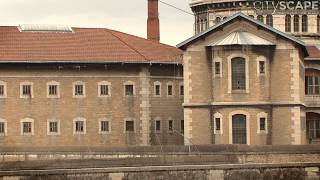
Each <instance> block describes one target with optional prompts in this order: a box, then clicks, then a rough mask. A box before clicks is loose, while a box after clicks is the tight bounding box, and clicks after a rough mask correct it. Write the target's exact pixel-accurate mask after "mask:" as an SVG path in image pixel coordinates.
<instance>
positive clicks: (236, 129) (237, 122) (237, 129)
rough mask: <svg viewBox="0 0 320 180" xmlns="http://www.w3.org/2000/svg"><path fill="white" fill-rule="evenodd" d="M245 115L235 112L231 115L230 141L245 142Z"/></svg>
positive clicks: (234, 142) (235, 142)
mask: <svg viewBox="0 0 320 180" xmlns="http://www.w3.org/2000/svg"><path fill="white" fill-rule="evenodd" d="M246 119H247V118H246V115H244V114H235V115H233V116H232V143H233V144H247V122H246Z"/></svg>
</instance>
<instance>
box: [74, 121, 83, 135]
mask: <svg viewBox="0 0 320 180" xmlns="http://www.w3.org/2000/svg"><path fill="white" fill-rule="evenodd" d="M75 132H77V133H79V132H84V121H75Z"/></svg>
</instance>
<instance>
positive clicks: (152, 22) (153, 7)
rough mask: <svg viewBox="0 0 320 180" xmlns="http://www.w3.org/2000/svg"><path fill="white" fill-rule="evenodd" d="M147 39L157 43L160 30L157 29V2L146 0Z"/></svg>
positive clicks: (155, 0)
mask: <svg viewBox="0 0 320 180" xmlns="http://www.w3.org/2000/svg"><path fill="white" fill-rule="evenodd" d="M147 28H148V29H147V34H148V39H150V40H152V41H155V42H159V41H160V28H159V12H158V0H148V27H147Z"/></svg>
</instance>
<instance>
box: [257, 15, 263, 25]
mask: <svg viewBox="0 0 320 180" xmlns="http://www.w3.org/2000/svg"><path fill="white" fill-rule="evenodd" d="M257 20H258V21H260V22H262V23H263V21H264V20H263V16H262V15H258V16H257Z"/></svg>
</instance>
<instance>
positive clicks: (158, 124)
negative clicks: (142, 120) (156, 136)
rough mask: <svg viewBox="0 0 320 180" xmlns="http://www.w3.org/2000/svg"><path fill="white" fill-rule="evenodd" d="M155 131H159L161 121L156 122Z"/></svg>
mask: <svg viewBox="0 0 320 180" xmlns="http://www.w3.org/2000/svg"><path fill="white" fill-rule="evenodd" d="M156 131H161V121H160V120H156Z"/></svg>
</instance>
